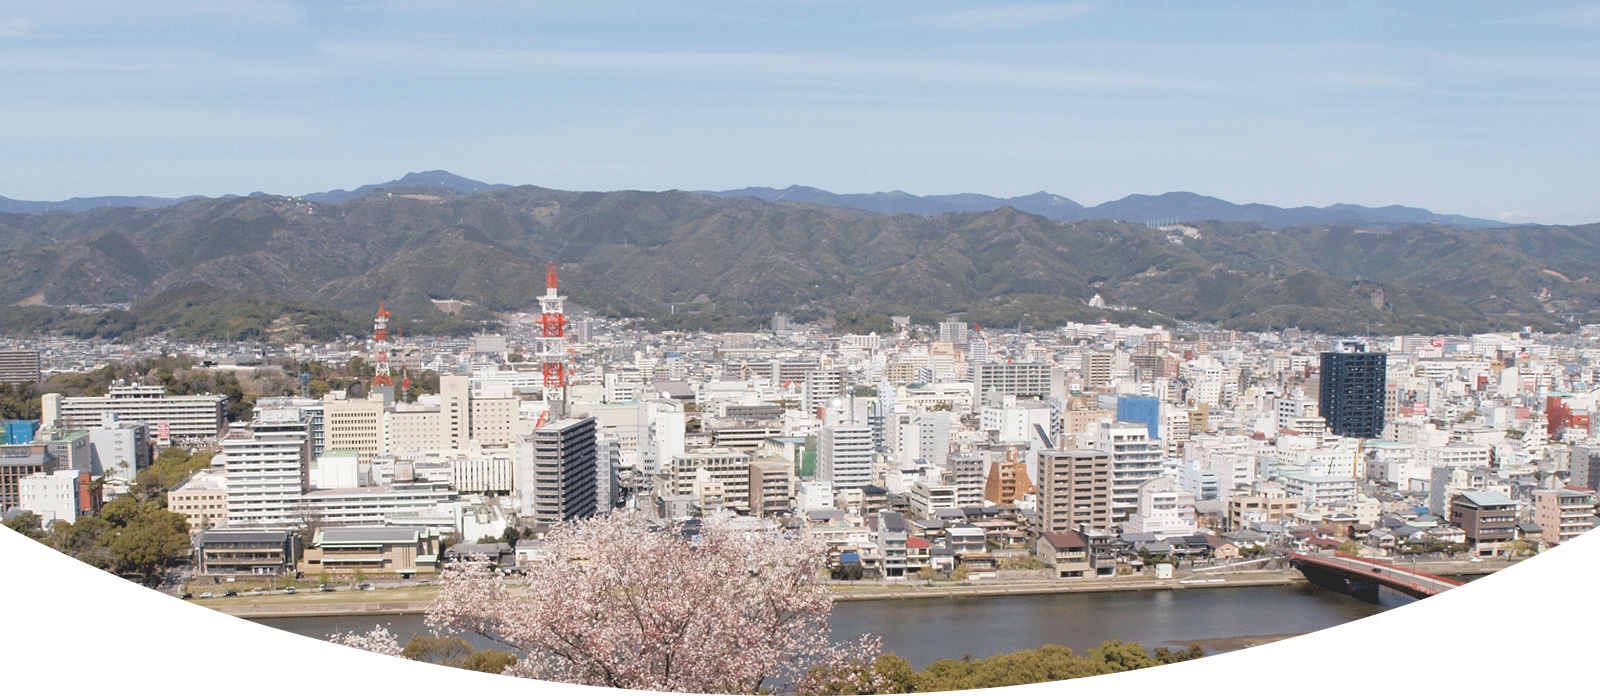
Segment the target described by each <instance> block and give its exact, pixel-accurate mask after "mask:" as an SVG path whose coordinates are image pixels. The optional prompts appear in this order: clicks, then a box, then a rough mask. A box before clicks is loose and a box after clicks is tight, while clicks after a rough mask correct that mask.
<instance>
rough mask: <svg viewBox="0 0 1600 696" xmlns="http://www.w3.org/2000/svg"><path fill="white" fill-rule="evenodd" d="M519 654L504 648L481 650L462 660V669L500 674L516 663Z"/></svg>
mask: <svg viewBox="0 0 1600 696" xmlns="http://www.w3.org/2000/svg"><path fill="white" fill-rule="evenodd" d="M516 661H517V656H516V655H513V654H511V653H508V652H506V651H504V650H479V651H478V652H475V653H472V654H471V655H468V656H467V659H465V660H462V661H461V668H462V669H470V670H472V671H474V672H488V673H489V674H499V673H501V672H504V671H505V670H506V668H507V667H510V666H511V665H513V664H515V663H516Z"/></svg>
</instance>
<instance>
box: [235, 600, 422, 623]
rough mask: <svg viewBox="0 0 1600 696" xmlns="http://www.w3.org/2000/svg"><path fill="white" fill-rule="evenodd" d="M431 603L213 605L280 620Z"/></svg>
mask: <svg viewBox="0 0 1600 696" xmlns="http://www.w3.org/2000/svg"><path fill="white" fill-rule="evenodd" d="M429 604H432V602H362V603H350V604H336V603H319V604H294V603H283V604H276V603H274V604H232V605H227V606H210V607H207V608H208V609H215V610H217V611H220V612H222V613H224V614H228V615H231V616H237V617H239V618H241V619H281V618H287V617H291V616H376V615H380V614H424V613H427V611H428V605H429Z"/></svg>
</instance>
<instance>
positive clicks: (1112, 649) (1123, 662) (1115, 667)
mask: <svg viewBox="0 0 1600 696" xmlns="http://www.w3.org/2000/svg"><path fill="white" fill-rule="evenodd" d="M1089 656H1090V657H1093V658H1094V659H1096V660H1099V661H1101V662H1104V663H1106V664H1107V665H1108V666H1110V667H1111V668H1112V671H1115V672H1126V671H1128V670H1133V669H1144V668H1145V667H1154V666H1156V661H1155V660H1154V659H1152V658H1151V657H1150V653H1148V652H1145V649H1144V648H1143V647H1141V646H1140V645H1139V644H1138V643H1124V642H1122V641H1120V640H1108V641H1106V642H1104V643H1101V644H1099V645H1097V646H1095V647H1094V649H1093V650H1090V651H1089Z"/></svg>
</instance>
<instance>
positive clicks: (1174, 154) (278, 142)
mask: <svg viewBox="0 0 1600 696" xmlns="http://www.w3.org/2000/svg"><path fill="white" fill-rule="evenodd" d="M457 4H460V5H462V6H461V7H456V6H455V5H457ZM1596 114H1600V6H1595V5H1594V4H1592V3H1562V2H1541V3H1519V2H1489V1H1484V0H1448V1H1438V2H1371V3H1366V2H1334V1H1331V0H1330V1H1321V2H1295V1H1289V0H1279V1H1275V2H1229V1H1227V0H1212V1H1209V2H1139V1H1137V0H1133V1H1124V2H1114V3H1113V2H1074V3H1024V4H1012V5H1007V4H982V5H979V4H975V3H965V2H942V1H937V0H921V1H917V2H899V1H890V0H851V1H847V2H831V1H826V0H814V1H813V0H727V1H714V0H706V1H703V2H702V1H693V0H686V1H681V2H648V1H641V2H612V1H610V0H588V1H586V2H583V3H576V2H571V1H570V0H569V1H567V2H537V1H530V0H515V1H510V2H479V3H441V2H412V1H400V0H396V1H393V2H365V1H358V0H333V1H327V2H300V1H286V2H275V1H265V0H264V1H260V2H256V1H251V0H162V1H160V2H144V1H141V0H112V1H105V2H71V1H63V0H55V1H52V2H31V1H25V2H16V1H9V0H0V133H3V134H4V135H3V137H0V196H5V197H8V198H13V199H21V200H62V199H65V198H70V197H74V196H102V195H154V196H182V195H195V194H198V195H206V196H218V195H224V194H230V193H231V194H247V193H250V192H254V191H264V192H267V193H277V194H291V195H292V194H304V193H310V192H315V191H325V190H330V189H336V188H343V189H351V188H355V187H357V186H360V185H363V184H372V183H381V182H384V181H389V180H393V179H396V178H398V177H400V176H402V175H404V174H405V173H407V172H419V171H425V170H431V169H445V170H449V171H451V172H453V173H456V174H459V175H461V176H465V177H468V178H472V179H477V180H480V181H486V182H490V183H505V184H514V185H520V184H535V185H538V186H544V187H548V188H556V189H565V190H586V191H609V190H620V189H636V190H669V189H683V190H725V189H736V188H743V187H746V186H771V187H778V188H782V187H785V186H789V185H791V184H802V185H807V186H816V187H818V188H823V189H827V190H830V191H834V192H836V193H866V192H874V191H890V190H897V189H898V190H903V191H907V192H910V193H914V194H918V195H930V194H952V193H983V194H989V195H994V196H1002V197H1006V196H1016V195H1025V194H1029V193H1033V192H1035V191H1041V190H1043V191H1049V192H1051V193H1055V194H1059V195H1063V196H1066V197H1068V198H1071V199H1073V200H1075V201H1077V202H1079V203H1082V204H1084V205H1095V204H1098V203H1102V202H1105V201H1108V200H1115V199H1118V198H1122V197H1123V196H1126V195H1129V194H1134V193H1144V194H1158V193H1163V192H1167V191H1192V192H1195V193H1199V194H1203V195H1208V196H1216V197H1218V198H1222V199H1225V200H1229V201H1233V202H1235V203H1266V204H1270V205H1278V206H1284V207H1293V206H1301V205H1313V206H1325V205H1330V204H1333V203H1354V204H1360V205H1368V206H1382V205H1392V204H1399V205H1410V206H1418V207H1424V208H1428V209H1430V210H1433V211H1434V212H1439V213H1453V214H1461V215H1470V216H1474V217H1482V218H1490V219H1499V220H1505V221H1510V222H1542V223H1551V224H1572V223H1588V222H1597V221H1600V196H1597V195H1596V193H1597V191H1600V187H1597V186H1596V183H1597V180H1600V176H1597V174H1596V166H1595V163H1596V162H1600V129H1597V128H1596V127H1595V125H1596V122H1597V119H1596Z"/></svg>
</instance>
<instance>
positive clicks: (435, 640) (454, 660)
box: [400, 633, 481, 671]
mask: <svg viewBox="0 0 1600 696" xmlns="http://www.w3.org/2000/svg"><path fill="white" fill-rule="evenodd" d="M471 654H472V646H471V645H469V644H468V643H467V641H465V640H462V639H461V638H458V637H456V636H438V635H424V634H421V633H418V634H416V635H414V636H412V637H411V640H409V641H406V646H405V647H404V648H402V649H401V650H400V656H401V657H404V658H406V659H408V660H417V661H419V662H431V663H433V664H436V665H444V666H446V667H460V666H462V662H463V661H464V660H466V659H467V656H469V655H471ZM480 671H481V670H480Z"/></svg>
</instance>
